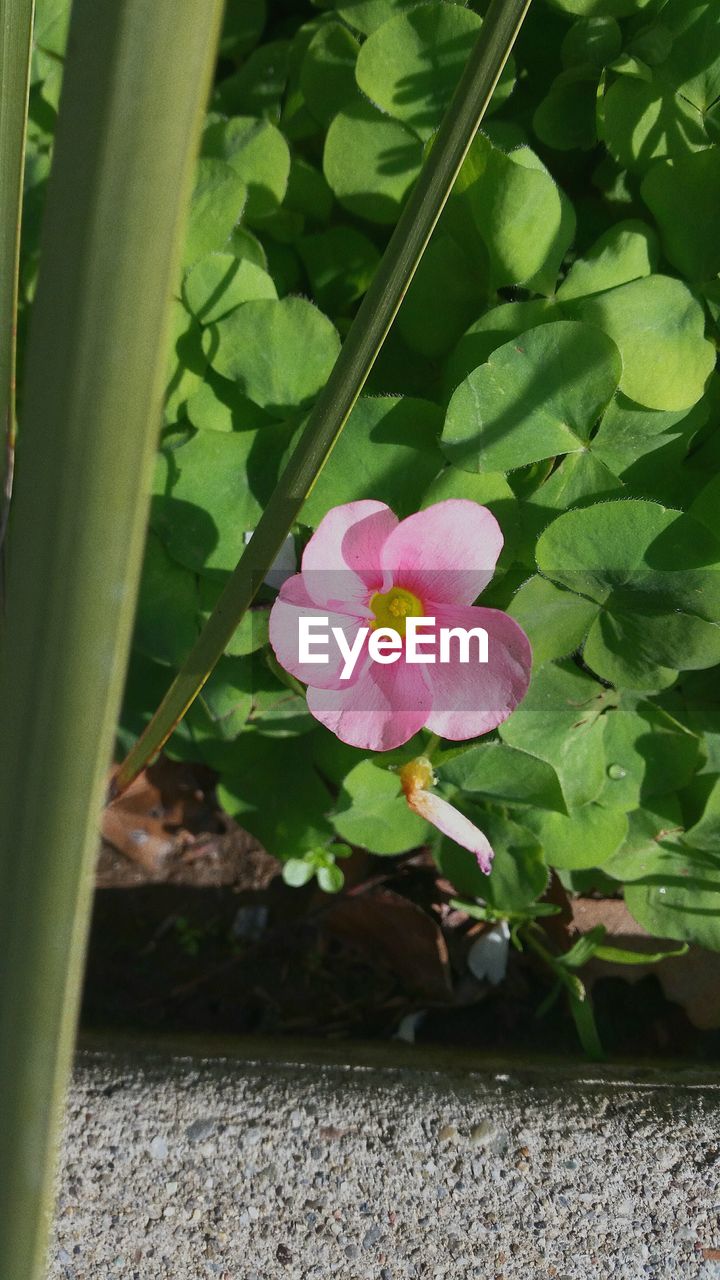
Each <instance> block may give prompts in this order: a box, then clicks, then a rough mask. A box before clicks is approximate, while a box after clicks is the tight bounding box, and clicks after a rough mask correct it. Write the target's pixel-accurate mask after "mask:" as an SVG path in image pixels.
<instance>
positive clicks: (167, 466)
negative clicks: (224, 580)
mask: <svg viewBox="0 0 720 1280" xmlns="http://www.w3.org/2000/svg"><path fill="white" fill-rule="evenodd" d="M248 305H250V304H248ZM287 438H288V432H287V428H285V427H278V426H272V427H263V428H262V429H261V430H259V431H242V432H233V433H228V434H226V433H224V432H220V431H199V432H198V433H197V435H195V436H193V438H192V439H191V440H189V441H188V442H187V444H183V445H182V446H181V447H180V448H178V449H174V450H167V451H166V452H165V453H164V455H163V458H164V465H161V474H160V477H159V481H158V484H157V487H156V496H155V498H154V499H153V506H152V516H151V523H152V527H153V528H154V530H155V532H156V533H157V534H158V535H159V537H160V538H161V539H162V541H163V542H164V544H165V546H166V548H167V550H168V551H169V553H170V555H171V556H172V557H173V559H174V560H177V561H179V563H180V564H183V565H185V566H186V567H187V568H188V569H193V570H195V571H196V572H199V573H213V572H214V571H218V570H221V571H227V570H229V569H232V568H233V567H234V566H235V564H236V563H237V560H238V558H239V556H240V554H241V552H242V550H243V547H244V545H245V542H244V534H245V532H246V531H247V530H249V529H253V528H254V527H255V525H256V524H257V521H258V517H259V516H260V513H261V511H262V500H263V497H264V495H265V494H266V493H267V489H268V487H271V486H272V483H273V478H274V475H275V474H276V473H277V467H278V463H279V447H284V445H285V444H286V443H287ZM253 481H254V490H255V491H253V487H252V486H253Z"/></svg>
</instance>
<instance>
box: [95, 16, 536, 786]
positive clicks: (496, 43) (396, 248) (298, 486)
mask: <svg viewBox="0 0 720 1280" xmlns="http://www.w3.org/2000/svg"><path fill="white" fill-rule="evenodd" d="M529 6H530V0H492V3H491V4H490V7H489V9H488V12H487V15H486V17H485V19H484V22H483V25H482V28H481V31H480V35H479V36H478V40H477V43H476V45H475V48H474V49H473V52H472V54H471V55H470V58H469V60H468V63H467V66H466V67H465V70H464V72H463V74H462V77H461V79H460V82H459V84H458V87H457V89H456V91H455V94H454V95H453V99H452V101H451V103H450V106H449V107H448V110H447V113H446V115H445V117H444V119H443V122H442V124H441V125H440V129H439V130H438V133H437V136H436V138H435V141H434V144H433V147H432V150H431V151H430V154H429V156H428V158H427V160H426V162H425V165H424V167H423V169H422V171H421V173H420V176H419V178H418V180H417V183H416V184H415V188H414V190H413V192H412V194H411V196H410V199H409V200H408V203H407V205H406V206H405V208H404V210H403V212H402V213H401V215H400V219H399V221H398V224H397V226H396V228H395V231H394V232H393V235H392V237H391V239H390V242H389V244H388V246H387V249H386V250H385V254H384V255H383V258H382V260H381V262H380V265H379V267H378V268H377V271H376V272H375V276H374V278H373V280H372V283H371V285H370V288H369V289H368V291H367V293H366V295H365V297H364V299H363V301H362V303H361V305H360V308H359V310H358V313H357V315H356V317H355V319H354V321H353V324H352V326H351V328H350V331H349V333H348V335H347V338H346V339H345V343H344V345H343V348H342V351H341V352H340V355H339V356H338V359H337V361H336V363H335V367H334V368H333V371H332V373H331V375H330V377H329V379H328V382H327V384H326V386H325V387H324V389H323V391H322V392H321V393H320V395H319V396H318V399H317V400H316V402H315V405H314V407H313V410H312V412H311V414H310V417H309V419H308V423H307V426H306V428H305V431H304V433H303V435H302V437H301V439H300V441H299V442H298V445H297V447H296V449H295V452H294V453H293V455H292V457H291V458H290V461H289V462H288V464H287V467H286V469H285V471H284V472H283V475H282V476H281V478H280V481H279V483H278V485H277V487H276V489H275V491H274V493H273V495H272V497H271V498H270V501H269V503H268V505H267V507H266V508H265V510H264V512H263V514H262V516H261V518H260V520H259V522H258V525H257V528H256V530H255V532H254V534H253V536H252V538H251V540H250V542H249V543H248V545H247V547H246V549H245V551H244V553H243V555H242V557H241V559H240V563H239V564H238V565H237V568H236V569H235V570H234V572H233V574H232V575H231V577H230V579H229V581H228V582H227V584H226V586H225V589H224V591H223V593H222V595H221V596H220V599H219V600H218V602H217V604H216V605H215V608H214V609H213V612H212V613H211V615H210V617H209V618H208V621H207V622H206V624H205V626H204V628H203V630H202V632H201V634H200V636H199V638H198V640H197V641H196V643H195V645H194V647H193V649H192V650H191V652H190V654H189V656H188V658H187V659H186V661H185V662H184V663H183V665H182V667H181V669H180V671H179V672H178V674H177V675H176V677H175V679H174V680H173V682H172V684H171V686H170V688H169V689H168V692H167V693H166V695H165V697H164V698H163V700H162V702H161V703H160V706H159V707H158V709H157V711H156V712H155V714H154V716H153V717H152V719H151V721H150V722H149V724H148V725H147V726H146V728H145V729H144V731H143V733H142V734H141V736H140V737H139V738H138V741H137V742H136V743H135V745H134V746H133V748H132V749H131V751H130V752H129V753H128V756H127V758H126V759H125V761H124V762H123V764H122V765H121V766H120V769H119V771H118V773H117V775H116V777H115V782H114V787H115V794H117V793H119V792H120V791H123V790H124V789H125V788H126V787H128V786H129V785H130V783H131V782H132V780H133V778H135V777H137V775H138V773H139V772H140V771H141V769H143V768H144V767H145V765H146V764H148V763H149V762H150V761H151V760H152V759H153V758H154V757H155V756H156V755H157V753H158V751H160V750H161V748H162V747H163V746H164V744H165V743H166V742H167V740H168V738H169V737H170V735H171V733H172V732H173V730H174V729H175V728H176V726H177V725H178V723H179V722H180V720H182V718H183V716H184V715H185V712H186V711H187V710H188V708H189V707H190V706H191V705H192V703H193V702H194V700H195V698H196V697H197V695H198V693H199V692H200V690H201V689H202V687H203V685H204V683H205V681H206V680H207V678H208V676H209V675H210V672H211V671H212V669H213V667H214V666H215V664H216V662H217V661H218V659H219V658H220V657H221V655H222V653H223V652H224V650H225V647H226V645H227V644H228V642H229V640H230V638H231V636H232V635H233V633H234V631H235V630H236V628H237V626H238V624H239V623H240V621H241V619H242V617H243V615H244V614H245V612H246V610H247V609H248V608H249V606H250V604H251V603H252V600H253V597H254V596H255V593H256V591H257V590H258V587H259V586H260V583H261V582H262V580H263V578H264V577H265V575H266V573H267V572H268V570H269V568H270V566H271V565H272V563H273V561H274V559H275V557H276V555H277V554H278V551H279V550H280V547H281V545H282V543H283V541H284V539H285V538H286V537H287V534H288V532H289V531H290V529H291V527H292V525H293V522H294V521H295V519H296V518H297V516H298V514H299V512H300V509H301V507H302V505H303V503H304V501H305V499H306V498H307V495H308V493H309V492H310V490H311V489H312V487H313V484H314V483H315V481H316V480H317V478H318V476H319V474H320V471H321V469H322V467H323V466H324V464H325V462H326V461H327V459H328V457H329V455H330V452H331V450H332V448H333V445H334V444H335V441H336V440H337V438H338V436H339V434H340V432H341V431H342V429H343V427H344V425H345V423H346V422H347V420H348V417H349V415H350V412H351V410H352V408H353V405H354V404H355V402H356V400H357V398H358V396H359V395H360V392H361V391H362V388H363V386H364V384H365V381H366V379H367V376H368V374H369V373H370V370H371V369H372V366H373V364H374V362H375V360H376V358H377V355H378V352H379V351H380V348H381V347H382V344H383V342H384V340H385V338H386V336H387V333H388V330H389V329H390V326H391V324H392V322H393V320H394V319H395V316H396V314H397V312H398V309H399V307H400V304H401V302H402V300H403V298H404V296H405V294H406V292H407V289H408V286H409V285H410V282H411V280H412V278H413V275H414V274H415V271H416V270H417V267H418V264H419V262H420V259H421V258H422V255H423V253H424V251H425V249H426V247H427V244H428V241H429V239H430V236H431V235H432V233H433V230H434V229H435V226H436V224H437V221H438V219H439V217H440V214H441V213H442V211H443V208H444V207H445V203H446V201H447V199H448V196H449V195H450V192H451V191H452V187H453V183H454V182H455V179H456V177H457V175H458V173H459V172H460V168H461V166H462V163H463V160H464V159H465V156H466V155H467V152H468V150H469V148H470V145H471V143H472V140H473V138H474V136H475V134H476V132H477V129H478V126H479V124H480V121H481V120H482V118H483V115H484V114H485V111H486V109H487V107H488V104H489V102H490V99H491V97H492V94H493V90H494V88H495V85H496V84H497V81H498V79H499V77H500V73H501V71H502V69H503V67H504V66H505V63H506V62H507V59H508V57H509V55H510V51H511V49H512V47H513V44H514V43H515V38H516V36H517V34H518V31H519V30H520V27H521V25H522V22H523V19H524V17H525V14H526V13H527V10H528V8H529Z"/></svg>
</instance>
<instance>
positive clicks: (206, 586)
mask: <svg viewBox="0 0 720 1280" xmlns="http://www.w3.org/2000/svg"><path fill="white" fill-rule="evenodd" d="M223 585H224V582H217V583H216V582H214V581H213V580H211V579H209V578H199V579H198V594H199V607H200V618H201V620H202V621H203V622H205V620H206V618H207V615H208V614H209V613H210V611H211V609H213V608H214V606H215V604H216V603H217V600H218V596H219V595H220V591H221V590H222V586H223ZM269 616H270V609H269V606H267V605H256V606H255V607H254V608H252V609H248V611H247V613H246V614H245V617H244V618H243V620H242V622H241V623H240V626H239V627H238V628H237V630H236V631H235V633H234V635H233V636H232V639H231V640H230V641H229V642H228V644H227V645H226V647H225V652H226V654H228V656H230V657H233V658H244V657H246V656H247V654H250V653H254V652H255V651H256V650H257V649H262V648H263V647H264V645H266V644H267V643H268V620H269Z"/></svg>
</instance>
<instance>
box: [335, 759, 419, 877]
mask: <svg viewBox="0 0 720 1280" xmlns="http://www.w3.org/2000/svg"><path fill="white" fill-rule="evenodd" d="M332 824H333V827H334V828H335V830H336V832H337V834H338V835H339V836H342V838H343V839H344V840H348V841H349V842H350V844H356V845H360V846H361V847H362V848H364V849H369V850H370V851H371V852H372V853H382V854H395V853H405V852H406V851H407V850H408V849H414V848H415V847H416V846H417V845H420V844H422V843H423V841H424V840H425V839H426V838H427V834H428V825H427V823H426V822H425V821H424V820H423V819H422V818H419V817H418V816H417V814H415V813H413V812H412V810H411V809H410V808H409V807H408V803H407V801H406V799H405V797H404V795H403V794H402V792H401V790H400V780H399V778H398V775H397V774H396V773H390V772H389V771H388V770H387V769H385V768H379V767H378V766H377V765H375V764H373V763H372V761H370V760H364V761H363V762H362V763H361V764H358V765H356V766H355V768H354V769H351V770H350V772H349V774H348V775H347V777H346V778H345V781H344V782H343V786H342V790H341V792H340V795H339V797H338V802H337V807H336V810H335V813H334V815H333V817H332Z"/></svg>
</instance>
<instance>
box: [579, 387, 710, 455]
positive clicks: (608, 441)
mask: <svg viewBox="0 0 720 1280" xmlns="http://www.w3.org/2000/svg"><path fill="white" fill-rule="evenodd" d="M702 412H703V401H702V400H700V401H698V403H697V405H696V406H693V409H692V410H689V409H646V408H645V407H644V406H643V405H639V404H635V402H634V401H633V400H628V398H627V396H624V395H623V394H622V392H620V393H619V394H618V395H617V396H615V397H614V399H613V400H611V402H610V404H609V405H608V407H607V409H606V411H605V413H604V415H603V419H602V422H601V423H600V426H599V427H598V430H597V433H596V434H595V435H594V436H593V440H592V451H593V456H594V457H596V458H597V459H598V460H599V461H601V462H603V463H604V464H605V466H607V467H609V469H610V470H611V471H612V472H613V473H614V474H615V475H618V476H620V475H622V474H623V472H624V471H625V470H626V469H627V468H628V467H630V466H632V464H633V463H634V462H637V461H638V459H640V458H643V457H645V455H646V454H648V453H652V452H653V451H654V450H655V449H659V448H662V447H663V446H664V445H665V444H667V443H668V442H669V441H672V440H675V439H677V438H678V436H680V435H683V434H685V433H686V432H688V431H692V429H693V419H694V417H695V415H696V414H700V413H702ZM690 415H692V417H691V416H690ZM698 425H699V424H698Z"/></svg>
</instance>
